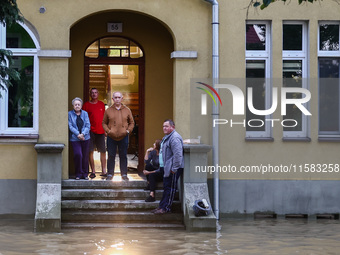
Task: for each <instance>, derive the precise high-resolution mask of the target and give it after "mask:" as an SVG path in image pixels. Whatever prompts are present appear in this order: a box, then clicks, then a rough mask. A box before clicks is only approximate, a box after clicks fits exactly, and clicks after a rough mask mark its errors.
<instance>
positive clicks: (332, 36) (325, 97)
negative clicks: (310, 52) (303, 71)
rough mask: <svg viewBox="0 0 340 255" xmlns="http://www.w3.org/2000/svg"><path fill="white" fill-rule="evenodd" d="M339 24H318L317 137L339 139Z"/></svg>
mask: <svg viewBox="0 0 340 255" xmlns="http://www.w3.org/2000/svg"><path fill="white" fill-rule="evenodd" d="M339 29H340V22H320V23H319V40H318V41H319V45H318V56H319V137H321V138H322V137H336V138H340V118H339V116H340V103H339V102H340V83H339V78H340V77H339V68H340V67H339V66H340V49H339V40H340V39H339V34H340V33H339Z"/></svg>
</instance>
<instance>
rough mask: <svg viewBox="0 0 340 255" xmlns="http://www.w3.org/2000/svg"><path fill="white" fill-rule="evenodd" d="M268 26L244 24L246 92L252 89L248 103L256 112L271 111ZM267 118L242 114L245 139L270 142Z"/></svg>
mask: <svg viewBox="0 0 340 255" xmlns="http://www.w3.org/2000/svg"><path fill="white" fill-rule="evenodd" d="M270 34H271V33H270V24H269V22H266V21H256V22H248V23H247V24H246V89H247V94H246V97H247V99H246V100H247V102H248V91H249V89H252V102H253V107H254V108H255V109H256V110H267V109H270V107H271V101H272V100H271V98H272V85H271V82H270V76H271V75H270V66H271V62H270V57H271V56H270V55H271V54H270V49H271V43H270V38H271V37H270ZM269 118H271V115H264V116H260V115H255V114H253V113H252V112H251V111H250V109H249V108H247V112H246V137H247V138H250V139H251V138H270V137H271V136H272V132H271V126H270V122H269V121H266V120H267V119H269Z"/></svg>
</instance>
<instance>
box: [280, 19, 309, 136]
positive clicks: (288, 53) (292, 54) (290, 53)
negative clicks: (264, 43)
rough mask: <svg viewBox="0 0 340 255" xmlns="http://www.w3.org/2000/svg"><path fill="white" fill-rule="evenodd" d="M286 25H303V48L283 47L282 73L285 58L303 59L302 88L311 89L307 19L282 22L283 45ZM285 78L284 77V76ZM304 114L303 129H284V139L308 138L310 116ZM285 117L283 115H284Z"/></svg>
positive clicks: (307, 107)
mask: <svg viewBox="0 0 340 255" xmlns="http://www.w3.org/2000/svg"><path fill="white" fill-rule="evenodd" d="M284 25H302V50H301V51H299V50H283V47H282V74H283V61H285V60H301V61H302V88H304V89H308V90H309V82H308V79H307V78H308V77H309V61H308V60H309V54H308V52H309V40H308V39H309V37H308V35H309V31H308V22H307V21H283V22H282V46H283V26H284ZM282 80H283V77H282ZM303 105H304V106H305V107H306V109H309V108H310V104H309V102H307V103H305V104H303ZM301 114H302V130H301V131H284V130H283V129H282V132H283V139H285V138H288V139H290V138H296V139H299V138H308V136H309V133H310V119H309V118H308V116H306V115H304V114H303V113H301ZM282 117H283V116H282Z"/></svg>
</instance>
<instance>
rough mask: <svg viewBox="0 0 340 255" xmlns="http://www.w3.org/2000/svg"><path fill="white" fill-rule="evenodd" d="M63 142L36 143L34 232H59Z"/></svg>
mask: <svg viewBox="0 0 340 255" xmlns="http://www.w3.org/2000/svg"><path fill="white" fill-rule="evenodd" d="M64 147H65V145H64V144H36V145H35V146H34V148H35V150H36V151H37V153H38V157H37V159H38V162H37V167H38V169H37V170H38V171H37V203H36V209H35V221H34V231H35V232H60V230H61V172H62V155H61V153H62V151H63V149H64Z"/></svg>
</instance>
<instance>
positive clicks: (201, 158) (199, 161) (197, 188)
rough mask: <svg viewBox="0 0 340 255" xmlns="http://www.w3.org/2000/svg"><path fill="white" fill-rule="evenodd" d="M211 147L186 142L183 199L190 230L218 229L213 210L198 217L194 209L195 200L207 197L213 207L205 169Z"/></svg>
mask: <svg viewBox="0 0 340 255" xmlns="http://www.w3.org/2000/svg"><path fill="white" fill-rule="evenodd" d="M211 148H212V146H209V145H206V144H184V172H183V186H182V187H181V188H182V194H181V199H182V207H183V208H182V209H183V213H184V224H185V227H186V229H187V230H188V231H216V217H215V215H214V213H213V211H212V210H211V211H210V214H209V215H208V216H200V217H196V216H195V213H194V210H193V205H194V203H195V201H196V200H200V199H205V200H206V201H207V202H208V203H209V205H210V207H211V203H210V199H209V192H208V184H207V172H206V171H205V169H206V167H207V162H208V152H209V151H210V150H211Z"/></svg>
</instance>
